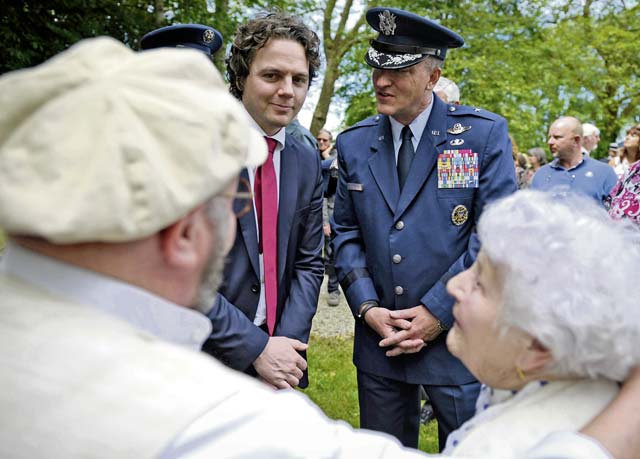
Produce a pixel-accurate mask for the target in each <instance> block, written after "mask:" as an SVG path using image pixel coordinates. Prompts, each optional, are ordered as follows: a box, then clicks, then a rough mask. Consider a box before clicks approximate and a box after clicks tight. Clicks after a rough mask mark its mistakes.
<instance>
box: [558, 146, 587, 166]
mask: <svg viewBox="0 0 640 459" xmlns="http://www.w3.org/2000/svg"><path fill="white" fill-rule="evenodd" d="M580 161H582V151H580V150H578V151H574V152H573V155H572V156H570V157H568V158H561V157H560V156H558V164H559V165H560V166H562V167H564V168H565V169H571V168H572V167H576V166H577V165H578V164H580Z"/></svg>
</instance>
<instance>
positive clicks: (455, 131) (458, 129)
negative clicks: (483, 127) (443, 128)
mask: <svg viewBox="0 0 640 459" xmlns="http://www.w3.org/2000/svg"><path fill="white" fill-rule="evenodd" d="M469 129H471V126H463V125H462V124H460V123H456V124H454V125H453V127H451V128H449V129H447V132H448V133H449V134H453V135H458V134H462V133H463V132H467V131H468V130H469Z"/></svg>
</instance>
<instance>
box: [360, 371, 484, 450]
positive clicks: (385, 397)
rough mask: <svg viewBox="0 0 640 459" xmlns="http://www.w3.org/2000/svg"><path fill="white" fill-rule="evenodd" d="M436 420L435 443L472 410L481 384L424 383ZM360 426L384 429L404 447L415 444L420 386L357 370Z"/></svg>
mask: <svg viewBox="0 0 640 459" xmlns="http://www.w3.org/2000/svg"><path fill="white" fill-rule="evenodd" d="M423 387H424V389H425V391H426V392H427V395H428V396H429V399H430V400H431V405H432V406H433V411H434V413H435V416H436V419H437V420H438V446H439V447H440V451H442V449H443V448H444V446H445V444H446V441H447V436H448V435H449V433H450V432H452V431H453V430H455V429H457V428H458V427H459V426H460V425H462V424H463V423H464V422H465V421H467V420H468V419H469V418H471V417H472V416H473V414H474V413H475V401H476V399H477V398H478V392H479V391H480V383H478V382H473V383H469V384H461V385H457V386H432V385H424V386H423ZM358 401H359V404H360V427H361V428H363V429H370V430H376V431H379V432H385V433H388V434H390V435H393V436H394V437H396V438H397V439H398V440H400V442H401V443H402V444H403V445H404V446H407V447H410V448H417V447H418V435H419V432H420V385H419V384H409V383H405V382H402V381H397V380H395V379H389V378H385V377H384V376H377V375H374V374H371V373H367V372H364V371H360V370H358Z"/></svg>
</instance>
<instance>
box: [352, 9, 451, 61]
mask: <svg viewBox="0 0 640 459" xmlns="http://www.w3.org/2000/svg"><path fill="white" fill-rule="evenodd" d="M367 22H368V23H369V25H370V26H371V27H373V28H374V29H375V30H376V31H378V32H379V34H378V36H377V37H376V38H375V39H373V40H371V41H370V42H369V43H370V44H371V47H370V48H369V50H368V51H367V54H366V56H365V61H366V62H367V64H369V65H370V66H371V67H374V68H378V69H401V68H404V67H410V66H412V65H415V64H417V63H418V62H420V61H423V60H425V59H426V58H427V57H428V56H433V57H436V58H438V59H440V60H444V58H445V55H446V54H447V49H448V48H459V47H460V46H462V45H463V44H464V39H463V38H462V37H461V36H460V35H458V34H457V33H455V32H453V31H451V30H449V29H447V28H446V27H443V26H441V25H440V24H436V23H435V22H433V21H430V20H429V19H427V18H423V17H422V16H418V15H417V14H413V13H409V12H407V11H403V10H399V9H396V8H371V9H370V10H369V11H367Z"/></svg>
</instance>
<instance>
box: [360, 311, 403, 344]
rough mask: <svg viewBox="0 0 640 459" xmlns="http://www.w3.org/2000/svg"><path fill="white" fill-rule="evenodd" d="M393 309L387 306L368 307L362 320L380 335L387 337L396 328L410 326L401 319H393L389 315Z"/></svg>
mask: <svg viewBox="0 0 640 459" xmlns="http://www.w3.org/2000/svg"><path fill="white" fill-rule="evenodd" d="M392 312H393V311H390V310H388V309H387V308H382V307H375V308H371V309H369V311H367V313H366V314H365V316H364V321H365V322H366V324H367V325H368V326H370V327H371V328H372V329H373V330H374V331H375V332H376V333H377V334H378V335H380V337H382V338H389V337H391V336H393V335H394V334H395V333H396V332H397V331H398V330H404V329H405V328H408V327H410V326H411V323H410V322H408V321H406V320H403V319H393V318H392V317H391V314H392Z"/></svg>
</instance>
